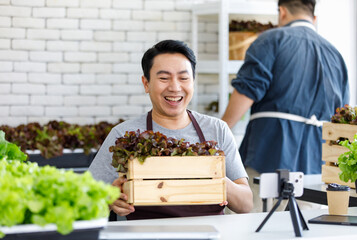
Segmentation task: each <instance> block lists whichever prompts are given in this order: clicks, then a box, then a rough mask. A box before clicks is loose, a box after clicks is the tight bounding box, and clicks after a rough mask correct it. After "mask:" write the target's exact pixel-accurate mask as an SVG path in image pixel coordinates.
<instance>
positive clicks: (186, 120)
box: [89, 40, 253, 220]
mask: <svg viewBox="0 0 357 240" xmlns="http://www.w3.org/2000/svg"><path fill="white" fill-rule="evenodd" d="M141 65H142V68H143V72H144V75H143V76H142V83H143V85H144V88H145V92H146V93H148V94H149V96H150V100H151V103H152V110H151V111H150V112H148V113H145V114H143V115H141V116H139V117H138V118H136V119H133V120H128V121H125V122H123V123H121V124H119V125H117V126H116V127H114V128H113V129H112V131H111V132H110V133H109V135H108V137H107V138H106V140H105V141H104V143H103V145H102V147H101V148H100V150H99V151H98V154H97V155H96V157H95V159H94V160H93V163H92V164H91V166H90V168H89V171H90V172H92V174H93V176H94V178H96V179H97V180H103V181H105V182H108V183H112V184H113V185H114V186H118V187H119V188H120V189H121V187H122V184H123V183H124V182H125V181H126V179H124V178H118V173H117V172H116V169H115V168H114V167H112V166H111V162H112V154H111V153H110V152H109V147H110V146H112V145H114V144H115V140H116V139H117V138H119V137H122V136H123V135H124V134H125V132H126V131H136V130H138V129H140V131H146V130H153V131H154V132H157V131H158V132H161V133H163V134H165V135H166V136H168V137H173V138H176V139H182V138H183V139H185V141H187V142H190V143H196V142H202V141H205V140H210V141H216V142H217V143H218V146H219V148H220V149H222V150H223V151H224V153H225V156H226V173H227V177H226V187H227V200H228V202H224V203H222V204H219V205H218V204H217V205H192V206H150V207H134V206H132V205H130V204H128V203H127V202H126V200H127V196H126V195H125V194H124V193H122V194H121V196H120V199H118V200H116V201H115V202H114V203H113V204H112V205H111V206H110V208H111V209H112V210H113V211H114V212H115V213H117V214H118V215H120V216H126V217H127V219H129V220H131V219H148V218H165V217H184V216H204V215H215V214H223V209H224V205H227V204H228V207H229V208H230V209H231V210H233V211H234V212H237V213H247V212H249V211H250V210H251V209H252V207H253V206H252V205H253V202H252V199H253V196H252V192H251V190H250V187H249V185H248V181H247V173H246V172H245V169H244V167H243V165H242V162H241V158H240V156H239V153H238V151H237V145H236V143H235V140H234V137H233V135H232V133H231V131H230V129H229V127H228V126H227V124H226V123H225V122H223V121H221V120H219V119H217V118H213V117H210V116H206V115H203V114H200V113H197V112H193V111H189V110H188V109H187V106H188V104H189V103H190V101H191V99H192V95H193V91H194V87H193V86H194V85H193V81H194V76H195V66H196V59H195V56H194V54H193V52H192V50H191V49H190V48H188V47H187V46H186V44H184V43H183V42H180V41H174V40H165V41H162V42H159V43H157V44H156V45H155V46H153V47H152V48H150V49H149V50H147V51H146V52H145V54H144V56H143V58H142V61H141ZM202 126H204V128H202V129H201V127H202Z"/></svg>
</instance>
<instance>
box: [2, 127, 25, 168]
mask: <svg viewBox="0 0 357 240" xmlns="http://www.w3.org/2000/svg"><path fill="white" fill-rule="evenodd" d="M1 159H5V160H20V161H26V160H27V155H26V154H25V153H23V152H22V151H21V149H20V148H19V147H18V146H16V144H13V143H10V142H8V141H6V140H5V133H4V132H3V131H0V160H1Z"/></svg>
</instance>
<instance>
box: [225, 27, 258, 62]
mask: <svg viewBox="0 0 357 240" xmlns="http://www.w3.org/2000/svg"><path fill="white" fill-rule="evenodd" d="M257 37H258V34H257V33H255V32H229V60H244V58H245V52H246V51H247V50H248V48H249V46H250V44H252V42H254V41H255V39H257Z"/></svg>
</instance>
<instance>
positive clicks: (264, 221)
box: [255, 198, 283, 232]
mask: <svg viewBox="0 0 357 240" xmlns="http://www.w3.org/2000/svg"><path fill="white" fill-rule="evenodd" d="M281 200H283V198H279V200H278V202H277V203H276V204H275V205H274V207H273V208H272V209H271V211H270V212H269V213H268V215H267V216H266V217H265V218H264V220H263V222H262V223H261V224H260V225H259V227H258V228H257V230H255V232H259V231H260V230H261V229H262V228H263V227H264V224H265V223H266V222H267V221H268V220H269V218H270V217H271V215H273V213H274V212H275V210H276V209H277V208H278V207H279V205H280V203H281Z"/></svg>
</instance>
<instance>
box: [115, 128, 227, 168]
mask: <svg viewBox="0 0 357 240" xmlns="http://www.w3.org/2000/svg"><path fill="white" fill-rule="evenodd" d="M109 151H110V152H113V159H112V165H113V167H115V168H117V171H118V172H122V173H125V172H127V170H128V169H127V166H126V165H127V162H128V160H129V159H130V160H132V159H134V158H138V160H139V161H140V162H142V163H143V162H144V161H145V159H146V158H147V157H149V156H199V155H224V153H223V151H222V150H219V148H218V147H217V143H216V142H214V141H206V142H203V143H196V144H190V143H189V142H185V140H184V139H181V140H178V139H175V138H171V137H166V136H165V135H163V134H162V133H160V132H155V133H154V132H153V131H145V132H142V133H140V130H138V131H136V132H135V131H131V132H126V133H125V135H124V136H123V137H121V138H118V139H117V140H116V141H115V145H114V146H111V147H110V148H109Z"/></svg>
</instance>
